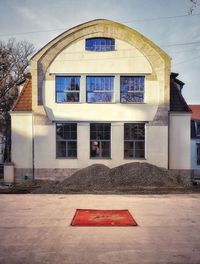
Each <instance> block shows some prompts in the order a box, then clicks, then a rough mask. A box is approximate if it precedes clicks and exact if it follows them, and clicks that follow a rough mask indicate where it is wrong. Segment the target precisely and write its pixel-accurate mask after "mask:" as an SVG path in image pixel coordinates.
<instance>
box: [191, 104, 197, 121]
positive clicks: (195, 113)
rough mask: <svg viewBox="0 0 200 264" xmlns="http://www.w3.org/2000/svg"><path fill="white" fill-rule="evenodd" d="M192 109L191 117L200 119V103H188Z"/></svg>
mask: <svg viewBox="0 0 200 264" xmlns="http://www.w3.org/2000/svg"><path fill="white" fill-rule="evenodd" d="M189 107H190V109H191V110H192V119H195V120H200V105H189Z"/></svg>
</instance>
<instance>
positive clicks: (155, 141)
mask: <svg viewBox="0 0 200 264" xmlns="http://www.w3.org/2000/svg"><path fill="white" fill-rule="evenodd" d="M146 141H147V142H146V145H147V148H146V157H147V161H148V162H149V163H151V164H154V165H156V166H159V167H162V168H168V126H147V127H146Z"/></svg>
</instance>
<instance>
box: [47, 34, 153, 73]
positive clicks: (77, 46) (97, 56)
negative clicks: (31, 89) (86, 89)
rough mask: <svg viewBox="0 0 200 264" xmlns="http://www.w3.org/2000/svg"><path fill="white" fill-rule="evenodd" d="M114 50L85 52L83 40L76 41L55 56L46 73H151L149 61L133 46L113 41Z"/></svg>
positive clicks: (116, 40)
mask: <svg viewBox="0 0 200 264" xmlns="http://www.w3.org/2000/svg"><path fill="white" fill-rule="evenodd" d="M115 49H116V50H115V51H106V52H98V51H97V52H95V51H87V50H85V40H84V39H82V40H80V41H76V42H74V43H72V44H71V45H70V46H68V47H67V48H65V49H64V50H63V51H61V52H60V53H59V54H58V55H57V57H56V58H55V59H54V60H53V62H52V63H51V65H50V67H49V69H48V72H49V73H52V74H66V73H68V74H74V73H95V74H102V72H104V73H106V74H110V73H127V74H128V73H135V74H150V73H152V68H151V65H150V63H149V61H148V60H147V58H146V57H145V56H144V55H143V54H142V53H141V52H140V51H139V50H137V49H136V48H135V47H134V46H132V45H130V44H128V43H126V42H124V41H122V40H118V39H115Z"/></svg>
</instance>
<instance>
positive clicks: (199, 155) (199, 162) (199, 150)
mask: <svg viewBox="0 0 200 264" xmlns="http://www.w3.org/2000/svg"><path fill="white" fill-rule="evenodd" d="M197 165H200V143H197Z"/></svg>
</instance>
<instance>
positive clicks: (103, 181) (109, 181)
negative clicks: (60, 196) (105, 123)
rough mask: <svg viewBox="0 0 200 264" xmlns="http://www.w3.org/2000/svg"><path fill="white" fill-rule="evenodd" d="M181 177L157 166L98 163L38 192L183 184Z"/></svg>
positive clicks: (115, 190)
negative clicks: (112, 165)
mask: <svg viewBox="0 0 200 264" xmlns="http://www.w3.org/2000/svg"><path fill="white" fill-rule="evenodd" d="M179 186H180V184H179V182H178V180H177V177H175V176H174V175H171V174H170V171H168V170H166V169H163V168H159V167H157V166H154V165H151V164H148V163H142V162H141V163H140V162H131V163H127V164H124V165H121V166H118V167H115V168H112V169H109V168H108V167H107V166H105V165H102V164H94V165H91V166H89V167H86V168H84V169H81V170H79V171H77V172H75V173H74V174H73V175H71V176H70V177H69V178H67V179H65V180H64V181H62V182H55V183H52V182H51V183H47V184H46V185H45V184H43V185H41V186H40V188H38V189H37V190H35V191H34V193H70V192H83V193H87V192H90V193H92V192H96V191H100V192H101V191H102V192H103V191H113V192H117V191H119V190H121V191H123V190H126V189H128V190H131V188H132V189H136V188H139V189H140V188H143V187H147V188H148V187H150V188H152V187H155V188H159V187H160V188H164V187H166V188H171V187H173V188H174V187H179Z"/></svg>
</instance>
